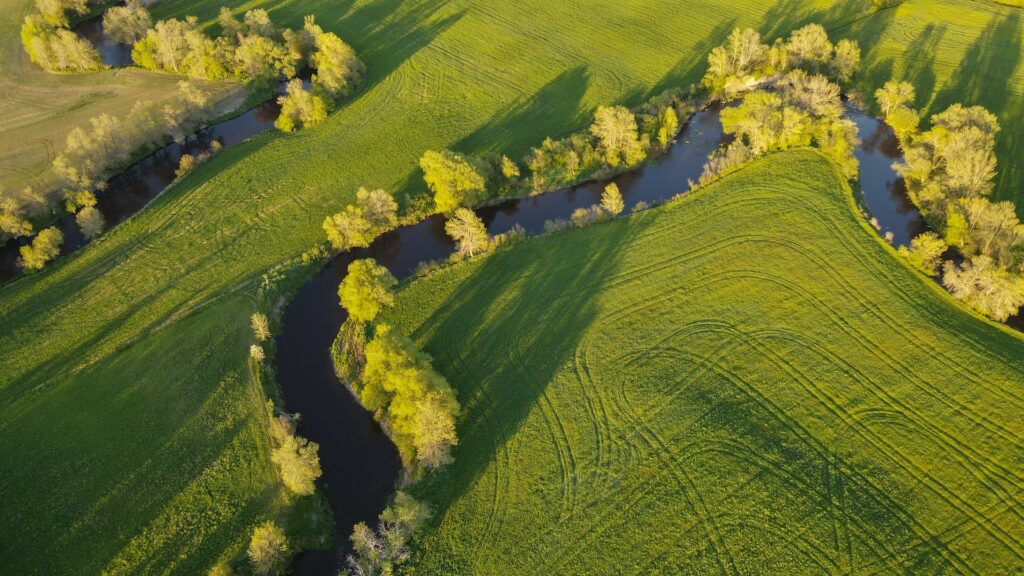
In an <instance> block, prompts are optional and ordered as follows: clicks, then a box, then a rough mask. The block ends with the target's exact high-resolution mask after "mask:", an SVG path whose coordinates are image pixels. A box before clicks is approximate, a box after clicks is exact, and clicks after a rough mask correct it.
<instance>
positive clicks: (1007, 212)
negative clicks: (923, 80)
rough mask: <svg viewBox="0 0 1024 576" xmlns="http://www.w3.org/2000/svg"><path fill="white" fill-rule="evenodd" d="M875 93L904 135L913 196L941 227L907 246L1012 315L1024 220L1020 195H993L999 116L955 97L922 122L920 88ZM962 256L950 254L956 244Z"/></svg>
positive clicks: (1022, 261)
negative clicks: (1014, 198) (924, 125)
mask: <svg viewBox="0 0 1024 576" xmlns="http://www.w3.org/2000/svg"><path fill="white" fill-rule="evenodd" d="M875 100H876V102H877V103H878V105H879V108H880V110H881V112H882V114H883V115H884V117H885V119H886V122H888V123H889V124H890V125H891V126H892V127H893V130H894V131H895V132H896V134H897V135H898V136H899V138H900V142H901V146H902V148H903V153H904V156H903V160H901V161H899V162H897V163H896V164H895V165H894V168H895V169H896V171H897V172H898V173H899V174H900V176H902V177H903V179H904V181H905V182H906V184H907V192H908V195H909V196H910V199H911V201H913V202H914V204H915V205H916V206H917V207H918V210H919V211H920V212H921V215H922V216H923V217H924V218H925V220H926V221H927V222H928V223H929V225H930V226H931V227H932V228H933V229H934V230H936V231H937V233H935V232H928V233H925V234H922V235H921V236H918V237H917V238H915V239H914V240H913V241H912V242H911V244H910V247H909V248H902V249H901V252H902V253H903V254H904V255H905V256H907V258H908V259H910V261H911V262H912V263H913V264H915V265H916V266H918V267H919V268H920V269H921V270H923V271H924V272H926V273H928V274H932V275H934V274H936V273H938V271H939V269H940V265H941V271H942V281H943V284H945V286H946V287H947V288H948V289H949V291H950V292H951V293H952V294H953V295H954V296H955V297H956V298H958V299H960V300H963V301H964V302H966V303H967V304H968V305H969V306H971V307H972V308H974V309H976V310H978V311H979V312H981V313H983V314H985V315H987V316H990V317H992V318H994V319H996V320H1005V319H1006V318H1008V317H1010V316H1012V315H1013V314H1015V313H1016V312H1017V310H1018V309H1019V308H1020V307H1021V306H1022V305H1024V224H1022V223H1021V222H1020V220H1019V219H1018V216H1017V211H1016V207H1015V206H1014V204H1013V203H1012V202H1007V201H1002V202H992V201H991V200H989V199H988V198H987V197H988V196H989V195H990V194H991V192H992V188H993V180H994V178H995V175H996V154H995V137H996V134H997V133H998V132H999V123H998V120H997V119H996V117H995V115H994V114H992V113H990V112H989V111H988V110H986V109H984V108H982V107H981V106H970V107H965V106H963V105H961V104H953V105H952V106H950V107H949V108H947V109H946V110H944V111H942V112H940V113H938V114H935V115H934V116H932V117H931V119H930V122H931V127H930V128H929V129H928V130H925V131H921V130H920V129H919V124H920V114H919V113H918V112H917V111H916V110H915V109H914V108H913V106H914V100H915V94H914V88H913V86H912V85H911V84H909V83H907V82H897V81H890V82H887V83H886V84H885V85H884V86H883V87H882V88H880V89H879V90H878V91H876V92H875ZM950 246H951V247H954V248H955V249H956V250H957V252H959V254H960V255H962V256H963V257H964V259H963V260H962V261H961V262H959V263H958V262H955V261H953V260H948V261H945V262H942V257H943V255H944V254H945V253H946V251H947V249H948V247H950Z"/></svg>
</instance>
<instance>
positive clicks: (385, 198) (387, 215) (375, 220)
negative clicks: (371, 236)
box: [356, 188, 398, 230]
mask: <svg viewBox="0 0 1024 576" xmlns="http://www.w3.org/2000/svg"><path fill="white" fill-rule="evenodd" d="M356 205H357V206H358V207H359V208H361V209H362V211H363V216H364V217H365V218H366V220H367V221H368V222H369V223H370V226H372V227H373V228H375V229H376V230H388V229H390V228H393V227H394V226H395V224H397V223H398V203H397V202H395V199H394V198H393V197H392V196H391V194H388V193H387V192H385V191H384V190H381V189H379V188H377V189H374V190H367V189H366V188H360V189H359V190H358V191H356Z"/></svg>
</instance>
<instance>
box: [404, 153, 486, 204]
mask: <svg viewBox="0 0 1024 576" xmlns="http://www.w3.org/2000/svg"><path fill="white" fill-rule="evenodd" d="M420 168H421V169H423V180H424V181H425V182H426V183H427V186H429V187H430V189H431V191H433V192H434V204H435V205H436V206H437V209H438V210H440V211H441V212H442V213H444V214H451V213H452V212H454V211H455V209H456V208H458V207H460V206H474V205H476V204H479V203H480V202H483V201H484V200H485V199H486V198H487V189H486V182H487V181H486V179H485V178H484V176H483V174H481V172H480V170H479V168H478V167H477V166H475V165H473V164H471V163H470V162H469V160H468V159H466V157H465V156H463V155H462V154H458V153H456V152H452V151H450V150H441V151H440V152H435V151H433V150H427V151H426V152H424V153H423V157H421V158H420Z"/></svg>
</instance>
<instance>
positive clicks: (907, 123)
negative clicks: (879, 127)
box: [885, 106, 921, 146]
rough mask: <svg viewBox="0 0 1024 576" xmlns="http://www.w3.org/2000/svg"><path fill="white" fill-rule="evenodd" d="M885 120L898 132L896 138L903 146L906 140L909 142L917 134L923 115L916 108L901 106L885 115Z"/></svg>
mask: <svg viewBox="0 0 1024 576" xmlns="http://www.w3.org/2000/svg"><path fill="white" fill-rule="evenodd" d="M885 121H886V123H887V124H889V126H891V127H892V131H893V132H894V133H895V134H896V138H897V139H899V141H900V145H901V146H903V144H904V143H905V142H909V141H910V140H911V139H912V138H913V137H914V136H916V135H917V131H918V126H919V125H920V124H921V116H920V115H919V114H918V113H917V111H916V110H913V109H911V108H907V107H906V106H899V107H897V108H896V109H895V110H893V111H891V112H889V114H888V115H887V116H886V117H885Z"/></svg>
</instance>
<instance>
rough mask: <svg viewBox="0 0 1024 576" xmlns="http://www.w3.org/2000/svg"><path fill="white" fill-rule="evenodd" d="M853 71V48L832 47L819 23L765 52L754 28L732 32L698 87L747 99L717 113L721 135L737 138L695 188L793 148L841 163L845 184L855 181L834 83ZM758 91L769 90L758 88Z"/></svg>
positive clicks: (852, 142)
mask: <svg viewBox="0 0 1024 576" xmlns="http://www.w3.org/2000/svg"><path fill="white" fill-rule="evenodd" d="M859 66H860V48H859V47H858V46H857V43H856V42H853V41H852V40H845V39H844V40H840V41H839V42H838V43H836V44H832V42H831V41H830V40H829V38H828V34H827V33H826V32H825V29H824V28H822V27H821V26H820V25H818V24H810V25H807V26H805V27H803V28H800V29H798V30H796V31H794V32H793V33H792V34H791V35H790V36H789V38H788V39H787V40H785V41H783V40H782V39H776V41H775V42H774V44H772V45H771V46H769V45H767V44H762V43H761V37H760V35H759V34H758V33H757V32H756V31H755V30H753V29H750V28H736V29H735V30H733V31H732V33H730V34H729V37H728V38H727V39H726V42H725V44H723V45H722V46H719V47H717V48H715V49H714V50H712V51H711V54H710V55H709V56H708V71H707V73H706V74H705V76H704V79H703V81H702V84H703V85H704V86H705V87H706V88H707V89H708V90H709V91H711V93H712V95H713V96H718V97H733V96H736V95H738V94H740V93H744V92H747V94H745V95H744V97H743V102H742V104H740V105H739V106H737V107H735V108H727V109H725V110H723V111H722V126H723V129H724V130H725V132H726V133H729V134H734V135H735V136H736V139H735V140H734V141H733V142H732V143H730V144H729V145H728V146H726V147H724V148H722V149H721V150H719V151H717V152H716V153H715V154H714V155H712V157H711V158H710V159H709V161H708V163H707V164H706V165H705V167H704V172H703V174H702V175H701V182H702V183H706V182H708V181H710V180H713V179H715V178H718V177H720V176H721V175H722V174H725V173H727V172H730V171H732V170H735V169H736V168H738V167H739V166H742V165H743V164H745V163H746V162H748V161H750V159H751V158H754V157H757V156H760V155H763V154H766V153H769V152H773V151H777V150H785V149H787V148H792V147H795V146H815V147H817V148H818V149H820V150H822V151H823V152H824V153H826V154H827V155H829V156H830V157H832V158H834V159H835V160H836V161H837V162H839V164H840V166H842V168H843V171H844V173H845V174H846V176H847V177H848V178H853V177H855V176H856V174H857V160H856V158H855V157H854V150H855V149H856V147H857V127H856V125H855V124H854V123H853V122H852V121H850V120H848V119H846V118H843V107H842V101H841V99H840V95H841V88H840V83H845V82H849V81H850V79H851V78H852V76H853V74H854V73H855V72H856V71H857V68H858V67H859ZM761 85H769V86H771V88H772V89H771V90H768V89H757V87H758V86H761Z"/></svg>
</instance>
